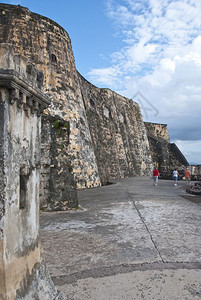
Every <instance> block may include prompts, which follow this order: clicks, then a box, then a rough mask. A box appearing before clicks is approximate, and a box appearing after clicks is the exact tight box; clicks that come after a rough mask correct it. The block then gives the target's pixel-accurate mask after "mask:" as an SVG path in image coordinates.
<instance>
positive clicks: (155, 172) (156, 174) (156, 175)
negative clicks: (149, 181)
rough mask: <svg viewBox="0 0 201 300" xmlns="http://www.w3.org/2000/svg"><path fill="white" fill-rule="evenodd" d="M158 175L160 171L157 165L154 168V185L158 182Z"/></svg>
mask: <svg viewBox="0 0 201 300" xmlns="http://www.w3.org/2000/svg"><path fill="white" fill-rule="evenodd" d="M158 175H159V172H158V170H157V169H156V167H155V168H154V170H153V179H154V186H157V184H158Z"/></svg>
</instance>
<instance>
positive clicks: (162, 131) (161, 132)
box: [144, 122, 170, 143]
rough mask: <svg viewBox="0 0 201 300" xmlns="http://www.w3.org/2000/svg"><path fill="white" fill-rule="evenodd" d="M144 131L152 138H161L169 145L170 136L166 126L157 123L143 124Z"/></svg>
mask: <svg viewBox="0 0 201 300" xmlns="http://www.w3.org/2000/svg"><path fill="white" fill-rule="evenodd" d="M144 124H145V126H146V129H147V131H148V134H149V136H151V135H152V136H153V137H155V138H159V139H160V138H161V139H163V140H165V141H166V142H167V143H170V136H169V131H168V126H167V124H159V123H150V122H145V123H144Z"/></svg>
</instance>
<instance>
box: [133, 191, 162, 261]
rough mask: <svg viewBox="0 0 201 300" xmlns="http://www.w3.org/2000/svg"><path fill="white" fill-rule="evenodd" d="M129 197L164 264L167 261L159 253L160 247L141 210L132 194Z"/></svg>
mask: <svg viewBox="0 0 201 300" xmlns="http://www.w3.org/2000/svg"><path fill="white" fill-rule="evenodd" d="M128 195H129V196H128V198H129V199H130V200H131V201H132V202H133V205H134V207H135V209H136V211H137V213H138V215H139V217H140V219H141V221H142V223H143V224H144V226H145V228H146V230H147V232H148V234H149V236H150V239H151V241H152V243H153V245H154V248H155V249H156V251H157V253H158V255H159V256H160V258H161V261H162V262H163V263H164V262H165V261H164V260H163V257H162V255H161V253H160V251H159V249H158V247H157V245H156V243H155V241H154V239H153V236H152V234H151V231H150V230H149V227H148V226H147V224H146V222H145V219H144V218H143V216H142V214H141V213H140V210H139V209H138V207H137V205H136V203H135V200H133V199H131V194H130V193H129V192H128Z"/></svg>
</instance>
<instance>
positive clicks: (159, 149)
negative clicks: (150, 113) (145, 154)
mask: <svg viewBox="0 0 201 300" xmlns="http://www.w3.org/2000/svg"><path fill="white" fill-rule="evenodd" d="M145 126H146V130H147V136H148V139H149V145H150V150H151V155H152V159H153V163H154V165H156V166H157V168H159V170H160V171H162V170H163V169H165V170H166V171H168V170H173V169H175V168H176V167H177V168H179V169H181V170H182V169H183V168H184V167H186V166H188V162H187V160H186V158H185V157H184V155H183V154H182V153H181V151H180V150H179V148H178V147H177V145H176V144H174V143H170V137H169V132H168V126H167V124H158V123H149V122H145Z"/></svg>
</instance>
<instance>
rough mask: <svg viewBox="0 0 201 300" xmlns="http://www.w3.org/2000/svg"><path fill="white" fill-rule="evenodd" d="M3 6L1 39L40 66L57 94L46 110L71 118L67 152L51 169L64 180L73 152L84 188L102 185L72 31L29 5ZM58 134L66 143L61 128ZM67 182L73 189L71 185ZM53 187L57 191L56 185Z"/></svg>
mask: <svg viewBox="0 0 201 300" xmlns="http://www.w3.org/2000/svg"><path fill="white" fill-rule="evenodd" d="M0 10H1V19H0V20H1V30H0V42H1V43H6V44H8V45H10V46H11V47H12V49H13V51H14V52H15V53H18V54H20V55H22V56H23V57H25V58H26V59H27V60H28V61H29V62H30V63H29V65H28V66H27V73H28V74H32V73H33V72H34V70H33V66H36V67H37V70H38V71H37V74H36V77H37V81H38V85H39V87H40V88H41V90H42V91H43V92H45V93H46V94H47V95H48V96H49V97H50V98H51V104H50V107H49V108H48V109H47V110H46V112H45V113H46V115H48V116H52V117H54V118H55V121H58V122H59V121H62V120H63V122H66V123H69V133H68V140H69V142H68V145H65V147H63V149H60V150H62V155H60V156H59V155H57V159H56V161H55V160H54V164H53V163H52V162H51V161H50V162H49V163H50V165H49V166H47V165H46V166H45V172H46V173H45V174H46V175H47V174H48V172H49V174H50V173H51V172H52V171H53V170H52V168H55V171H54V176H55V180H56V181H58V180H59V178H61V177H62V176H61V175H62V172H63V170H64V169H63V168H62V166H61V165H62V161H63V157H65V156H68V157H69V158H68V160H69V161H70V163H71V168H72V173H73V176H74V179H75V181H76V183H77V187H78V188H83V187H92V186H98V185H100V179H99V175H98V170H97V164H96V159H95V156H94V152H93V149H92V141H91V136H90V132H89V128H88V123H87V119H86V114H85V109H84V105H83V101H82V96H81V93H80V87H79V80H78V76H77V71H76V68H75V63H74V57H73V52H72V49H71V41H70V38H69V36H68V34H67V32H66V31H65V30H64V29H63V28H62V27H61V26H59V25H58V24H56V23H55V22H54V21H52V20H50V19H48V18H45V17H42V16H39V15H37V14H35V13H31V12H30V11H29V10H28V9H27V8H23V7H20V6H12V5H4V4H1V5H0ZM52 126H53V125H52ZM49 135H51V133H50V132H49ZM58 140H59V141H58V144H60V135H59V134H58ZM43 143H44V146H43V148H44V151H45V148H47V150H48V149H50V148H51V145H48V136H47V140H45V139H43ZM53 165H54V166H53ZM48 168H49V171H48ZM50 168H51V169H50ZM64 172H65V171H64ZM46 175H44V177H45V176H46ZM43 186H44V187H45V184H44V185H43ZM58 186H59V184H58ZM63 188H64V189H67V187H66V186H64V187H63ZM50 192H51V193H54V190H53V191H50ZM44 193H45V192H44ZM64 194H65V193H64ZM50 196H51V195H50Z"/></svg>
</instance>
